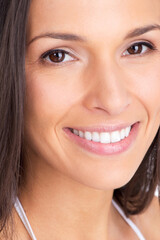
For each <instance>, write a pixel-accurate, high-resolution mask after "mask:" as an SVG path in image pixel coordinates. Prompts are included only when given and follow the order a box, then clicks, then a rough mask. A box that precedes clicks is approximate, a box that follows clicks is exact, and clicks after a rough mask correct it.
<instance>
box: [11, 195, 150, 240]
mask: <svg viewBox="0 0 160 240" xmlns="http://www.w3.org/2000/svg"><path fill="white" fill-rule="evenodd" d="M112 203H113V206H114V207H115V208H116V209H117V211H118V212H119V214H120V215H121V216H122V218H123V219H124V220H125V221H126V222H127V223H128V224H129V226H130V227H131V228H132V229H133V231H134V232H135V233H136V235H137V236H138V238H139V240H145V238H144V237H143V235H142V233H141V232H140V230H139V229H138V227H137V226H136V225H135V224H134V223H133V222H132V220H131V219H129V218H127V217H126V216H125V214H124V212H123V211H122V209H121V208H120V207H119V205H118V204H117V203H116V202H115V201H114V200H112ZM14 207H15V209H16V211H17V213H18V215H19V217H20V219H21V221H22V222H23V224H24V226H25V228H26V230H27V232H28V233H29V235H30V237H31V239H32V240H37V239H36V237H35V235H34V233H33V230H32V228H31V225H30V223H29V221H28V218H27V216H26V214H25V212H24V209H23V207H22V205H21V203H20V201H19V199H18V197H17V198H16V201H15V204H14Z"/></svg>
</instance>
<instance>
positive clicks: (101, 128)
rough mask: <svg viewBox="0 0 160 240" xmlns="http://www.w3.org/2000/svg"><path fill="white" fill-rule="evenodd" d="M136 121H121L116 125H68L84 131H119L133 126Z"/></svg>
mask: <svg viewBox="0 0 160 240" xmlns="http://www.w3.org/2000/svg"><path fill="white" fill-rule="evenodd" d="M135 123H136V122H134V123H121V124H114V125H107V126H106V125H101V126H100V125H94V126H89V127H76V126H75V127H68V128H71V129H76V130H79V131H82V132H86V131H88V132H112V131H119V130H121V129H123V128H127V127H131V126H133V125H134V124H135Z"/></svg>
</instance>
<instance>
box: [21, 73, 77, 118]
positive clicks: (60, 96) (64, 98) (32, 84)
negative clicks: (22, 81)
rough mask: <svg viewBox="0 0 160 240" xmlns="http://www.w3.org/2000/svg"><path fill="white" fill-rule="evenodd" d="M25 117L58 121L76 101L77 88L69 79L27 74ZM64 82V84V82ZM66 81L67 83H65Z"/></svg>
mask: <svg viewBox="0 0 160 240" xmlns="http://www.w3.org/2000/svg"><path fill="white" fill-rule="evenodd" d="M26 80H27V94H26V111H25V112H26V117H27V118H28V117H29V118H32V121H34V119H36V121H38V122H43V123H44V122H45V123H47V122H52V123H53V122H54V123H56V122H58V121H60V119H61V118H63V117H64V116H65V115H66V114H67V113H68V112H69V111H70V110H71V108H73V106H74V105H75V104H76V103H77V101H78V99H79V96H78V93H77V88H76V87H75V85H74V84H71V83H70V82H69V79H67V80H66V79H65V80H64V79H62V77H61V78H58V77H55V78H54V77H51V76H46V75H45V76H44V75H40V74H36V73H35V74H32V75H31V74H28V76H27V78H26ZM64 82H65V84H64ZM66 83H67V84H66Z"/></svg>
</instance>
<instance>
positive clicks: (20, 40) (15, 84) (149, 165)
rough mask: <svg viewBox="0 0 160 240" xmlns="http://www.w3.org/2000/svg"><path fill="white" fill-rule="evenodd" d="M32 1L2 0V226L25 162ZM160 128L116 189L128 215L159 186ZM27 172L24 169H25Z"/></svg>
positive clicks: (141, 206) (142, 206) (143, 205)
mask: <svg viewBox="0 0 160 240" xmlns="http://www.w3.org/2000/svg"><path fill="white" fill-rule="evenodd" d="M29 6H30V0H0V16H1V17H0V49H1V51H0V229H1V230H2V229H3V227H4V225H5V223H6V221H7V219H8V218H9V216H10V215H11V210H12V208H13V202H14V197H15V196H16V195H17V191H18V185H19V181H20V169H21V168H22V162H23V157H22V156H23V152H22V147H23V112H24V109H23V108H24V96H25V47H26V25H27V17H28V11H29ZM159 139H160V136H159V131H158V133H157V135H156V137H155V139H154V141H153V142H152V144H151V146H150V148H149V149H148V152H147V153H146V155H145V157H144V159H143V161H142V163H141V165H140V166H139V168H138V170H137V172H136V173H135V175H134V177H133V178H132V179H131V181H130V182H129V183H128V184H127V185H126V186H124V187H122V188H120V189H116V190H115V191H114V198H115V199H116V201H117V202H118V203H119V204H120V205H121V206H122V207H123V209H124V212H125V213H126V215H129V214H137V213H140V212H141V211H143V210H144V209H145V208H146V207H147V206H148V205H149V203H150V201H151V200H152V198H153V195H154V191H155V187H156V185H157V184H158V185H159V179H160V171H159V169H160V159H159V146H160V143H159ZM24 171H25V169H24Z"/></svg>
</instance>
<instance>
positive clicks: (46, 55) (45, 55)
mask: <svg viewBox="0 0 160 240" xmlns="http://www.w3.org/2000/svg"><path fill="white" fill-rule="evenodd" d="M137 46H138V47H142V50H143V48H144V46H145V47H147V48H148V50H146V51H145V52H144V53H138V54H137V53H135V54H134V53H133V54H124V53H125V52H127V51H128V50H129V49H131V48H133V47H137ZM154 50H157V49H156V47H155V46H154V45H152V44H151V43H149V42H137V43H134V44H132V45H131V46H130V47H129V48H128V49H127V50H126V51H125V52H124V53H123V55H122V56H123V57H125V56H131V57H135V56H144V55H146V54H148V53H149V52H150V51H154ZM53 54H61V55H62V61H61V62H54V61H52V60H51V58H50V57H51V56H52V55H53ZM66 55H68V57H69V58H73V60H69V61H67V62H73V61H75V60H77V58H76V57H74V56H72V54H71V53H70V52H68V51H66V50H63V49H53V50H49V51H47V52H45V53H43V54H42V55H41V57H40V59H41V60H42V62H43V63H46V64H51V65H54V66H61V65H65V64H67V63H66V61H65V62H63V61H64V59H65V58H66Z"/></svg>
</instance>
